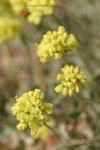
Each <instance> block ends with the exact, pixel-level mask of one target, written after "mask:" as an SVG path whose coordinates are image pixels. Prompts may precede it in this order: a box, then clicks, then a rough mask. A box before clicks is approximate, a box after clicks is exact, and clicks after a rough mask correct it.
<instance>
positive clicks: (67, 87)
mask: <svg viewBox="0 0 100 150" xmlns="http://www.w3.org/2000/svg"><path fill="white" fill-rule="evenodd" d="M61 71H62V72H63V73H62V74H58V76H57V80H59V81H61V83H60V84H59V85H58V86H56V87H55V91H56V92H57V93H62V94H63V95H64V96H72V95H73V94H74V92H76V93H78V92H79V91H80V90H81V88H82V87H83V86H84V87H86V86H87V85H88V83H87V81H86V75H85V73H84V72H83V71H82V70H80V69H79V67H78V66H76V67H74V66H72V65H71V66H68V65H66V66H65V67H64V68H62V69H61Z"/></svg>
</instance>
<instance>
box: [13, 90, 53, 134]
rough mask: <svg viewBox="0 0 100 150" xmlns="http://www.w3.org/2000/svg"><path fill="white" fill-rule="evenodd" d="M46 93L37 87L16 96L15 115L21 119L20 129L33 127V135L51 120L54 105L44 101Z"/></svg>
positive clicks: (18, 126)
mask: <svg viewBox="0 0 100 150" xmlns="http://www.w3.org/2000/svg"><path fill="white" fill-rule="evenodd" d="M43 100H44V93H43V92H42V91H41V90H39V89H35V90H34V91H30V92H28V93H24V94H23V95H22V96H21V97H19V98H18V97H16V101H17V102H16V104H14V106H13V107H12V112H13V115H15V116H16V119H17V120H18V121H20V123H19V124H18V125H17V128H18V129H19V130H25V129H26V128H28V127H29V128H30V129H31V136H34V135H35V134H36V133H37V130H38V129H39V128H40V127H42V126H43V125H44V122H45V123H46V122H48V121H50V116H49V115H50V114H51V113H52V107H53V105H52V104H50V103H46V102H44V103H43Z"/></svg>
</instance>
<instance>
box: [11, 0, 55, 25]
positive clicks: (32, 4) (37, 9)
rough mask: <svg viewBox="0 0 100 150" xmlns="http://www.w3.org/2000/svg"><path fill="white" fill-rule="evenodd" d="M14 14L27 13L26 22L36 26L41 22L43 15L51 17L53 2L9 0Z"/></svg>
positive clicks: (50, 0) (52, 0) (48, 0)
mask: <svg viewBox="0 0 100 150" xmlns="http://www.w3.org/2000/svg"><path fill="white" fill-rule="evenodd" d="M10 3H11V6H12V8H13V10H14V11H15V12H16V13H18V14H19V13H21V12H23V11H26V12H28V14H29V15H28V17H27V18H28V20H29V21H30V22H32V23H34V24H36V25H38V24H39V23H40V22H41V18H42V16H43V15H51V14H52V13H53V6H54V5H55V0H10Z"/></svg>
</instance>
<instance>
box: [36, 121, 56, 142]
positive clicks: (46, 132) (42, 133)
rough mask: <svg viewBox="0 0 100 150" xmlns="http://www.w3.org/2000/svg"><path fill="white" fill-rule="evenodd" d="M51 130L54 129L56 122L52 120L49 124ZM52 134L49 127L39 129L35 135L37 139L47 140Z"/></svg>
mask: <svg viewBox="0 0 100 150" xmlns="http://www.w3.org/2000/svg"><path fill="white" fill-rule="evenodd" d="M47 125H49V126H50V127H51V128H53V127H54V120H51V121H50V122H48V123H47ZM50 133H51V130H50V129H49V128H48V127H47V126H45V125H44V126H42V127H41V128H39V129H38V132H37V134H36V135H35V137H36V138H38V139H41V140H45V139H46V138H47V137H48V136H49V135H50Z"/></svg>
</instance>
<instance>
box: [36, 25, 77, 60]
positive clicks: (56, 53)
mask: <svg viewBox="0 0 100 150" xmlns="http://www.w3.org/2000/svg"><path fill="white" fill-rule="evenodd" d="M77 44H78V42H77V40H76V37H75V36H74V35H73V34H68V33H67V32H66V30H65V28H64V27H63V26H60V27H59V28H58V31H53V32H51V31H48V32H47V33H46V34H45V35H44V36H43V40H42V41H41V43H40V44H39V45H38V47H37V54H38V56H39V57H40V61H41V62H47V61H48V60H49V59H50V58H51V57H54V58H55V59H59V58H61V57H62V55H63V54H64V53H66V52H68V51H72V50H73V49H74V48H75V47H76V46H77Z"/></svg>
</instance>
